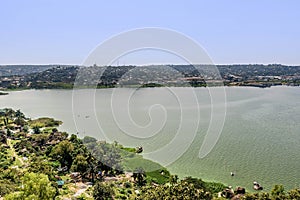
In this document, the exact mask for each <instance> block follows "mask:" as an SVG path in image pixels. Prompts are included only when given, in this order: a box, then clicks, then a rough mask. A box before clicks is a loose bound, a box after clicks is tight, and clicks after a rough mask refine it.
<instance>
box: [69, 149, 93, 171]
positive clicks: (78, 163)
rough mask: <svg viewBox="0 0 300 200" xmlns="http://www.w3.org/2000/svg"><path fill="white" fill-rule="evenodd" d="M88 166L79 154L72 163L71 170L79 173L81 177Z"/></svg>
mask: <svg viewBox="0 0 300 200" xmlns="http://www.w3.org/2000/svg"><path fill="white" fill-rule="evenodd" d="M88 166H89V165H88V162H87V160H86V158H85V157H84V156H83V155H81V154H79V155H77V156H76V158H75V160H74V161H73V164H72V167H71V170H72V171H74V172H80V173H81V175H83V174H84V173H85V172H86V171H87V168H88Z"/></svg>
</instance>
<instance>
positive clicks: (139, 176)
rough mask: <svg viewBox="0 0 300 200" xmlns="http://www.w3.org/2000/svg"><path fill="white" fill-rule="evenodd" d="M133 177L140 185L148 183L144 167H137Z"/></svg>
mask: <svg viewBox="0 0 300 200" xmlns="http://www.w3.org/2000/svg"><path fill="white" fill-rule="evenodd" d="M133 179H134V180H135V182H136V183H137V185H138V186H144V185H145V184H146V172H145V171H144V169H142V168H137V169H136V170H134V172H133Z"/></svg>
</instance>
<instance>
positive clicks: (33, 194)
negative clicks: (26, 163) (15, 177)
mask: <svg viewBox="0 0 300 200" xmlns="http://www.w3.org/2000/svg"><path fill="white" fill-rule="evenodd" d="M22 182H23V184H22V187H21V190H20V191H18V192H14V193H11V194H9V195H6V196H5V199H6V200H16V199H17V200H29V199H30V200H49V199H53V198H54V197H55V188H54V187H52V186H51V182H50V181H49V179H48V177H47V176H46V175H44V174H35V173H26V174H25V175H24V177H23V178H22Z"/></svg>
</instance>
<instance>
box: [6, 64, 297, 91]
mask: <svg viewBox="0 0 300 200" xmlns="http://www.w3.org/2000/svg"><path fill="white" fill-rule="evenodd" d="M215 85H216V86H219V85H225V86H251V87H271V86H276V85H287V86H299V85H300V66H286V65H281V64H270V65H262V64H249V65H244V64H243V65H216V66H212V65H148V66H133V65H128V66H107V67H101V66H96V65H94V66H90V67H83V66H72V65H2V66H0V90H14V89H72V88H73V87H74V86H75V87H82V88H89V87H94V86H96V87H98V88H113V87H162V86H171V87H172V86H174V87H176V86H179V87H182V86H183V87H185V86H192V87H207V86H215Z"/></svg>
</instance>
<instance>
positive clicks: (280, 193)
mask: <svg viewBox="0 0 300 200" xmlns="http://www.w3.org/2000/svg"><path fill="white" fill-rule="evenodd" d="M271 195H272V198H273V199H275V200H280V199H284V198H285V192H284V187H283V185H275V186H274V187H273V189H272V190H271Z"/></svg>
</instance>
